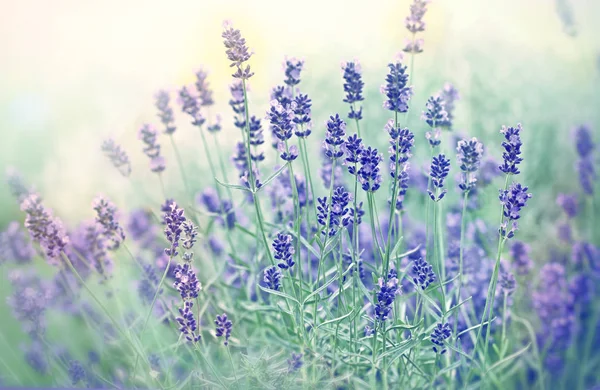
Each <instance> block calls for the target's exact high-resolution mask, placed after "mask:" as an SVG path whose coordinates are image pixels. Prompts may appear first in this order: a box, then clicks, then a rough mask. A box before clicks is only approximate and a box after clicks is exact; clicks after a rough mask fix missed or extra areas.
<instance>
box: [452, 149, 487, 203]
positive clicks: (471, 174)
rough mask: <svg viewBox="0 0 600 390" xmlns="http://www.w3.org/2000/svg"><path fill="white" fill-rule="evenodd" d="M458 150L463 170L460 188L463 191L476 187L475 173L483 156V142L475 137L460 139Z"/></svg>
mask: <svg viewBox="0 0 600 390" xmlns="http://www.w3.org/2000/svg"><path fill="white" fill-rule="evenodd" d="M456 150H457V151H458V154H457V158H458V164H459V167H460V170H461V178H460V183H459V185H458V188H460V189H461V190H463V192H466V191H470V190H472V189H473V188H475V184H476V183H477V178H476V177H475V174H476V172H477V170H478V169H479V165H480V164H481V158H482V157H483V144H482V143H481V142H479V141H477V138H475V137H473V138H471V139H470V140H469V141H467V140H461V141H459V142H458V146H457V148H456Z"/></svg>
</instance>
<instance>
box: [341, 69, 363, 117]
mask: <svg viewBox="0 0 600 390" xmlns="http://www.w3.org/2000/svg"><path fill="white" fill-rule="evenodd" d="M342 70H343V72H344V75H343V77H344V92H345V93H346V96H345V97H344V103H348V104H350V112H349V113H348V119H351V120H352V119H356V120H357V121H359V120H361V119H362V106H360V107H358V110H356V103H357V102H362V101H363V100H365V98H364V97H363V95H362V93H363V87H364V85H365V83H364V82H363V81H362V75H361V72H362V69H361V66H360V64H359V63H358V61H352V62H344V63H342Z"/></svg>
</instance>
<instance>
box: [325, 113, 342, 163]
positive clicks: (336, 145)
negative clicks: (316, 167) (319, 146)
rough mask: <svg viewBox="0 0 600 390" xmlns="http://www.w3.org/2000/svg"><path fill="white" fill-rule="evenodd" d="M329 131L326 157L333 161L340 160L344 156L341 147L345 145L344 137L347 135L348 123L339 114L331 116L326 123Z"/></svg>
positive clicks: (326, 135)
mask: <svg viewBox="0 0 600 390" xmlns="http://www.w3.org/2000/svg"><path fill="white" fill-rule="evenodd" d="M326 126H327V131H326V133H325V143H324V144H323V148H324V149H325V156H327V157H328V158H330V159H331V160H335V159H338V158H340V157H342V156H343V155H344V152H343V150H342V148H341V146H342V145H343V144H344V136H345V135H346V123H345V122H344V121H343V120H342V119H341V118H340V116H339V115H338V114H335V116H330V117H329V120H328V121H327V123H326Z"/></svg>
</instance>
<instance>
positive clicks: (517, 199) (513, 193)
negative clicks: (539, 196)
mask: <svg viewBox="0 0 600 390" xmlns="http://www.w3.org/2000/svg"><path fill="white" fill-rule="evenodd" d="M527 190H528V188H527V187H523V186H521V184H519V183H513V184H512V185H511V186H510V187H509V188H508V190H500V197H499V198H500V203H501V204H502V207H503V210H504V211H503V214H504V217H505V218H506V220H505V221H504V222H503V223H502V225H501V226H500V234H501V235H502V237H506V238H512V237H513V236H514V235H515V232H516V231H517V222H516V221H517V220H518V219H519V218H520V217H521V215H520V212H521V209H522V208H523V207H525V204H526V203H527V199H529V198H531V196H532V195H531V194H529V193H527ZM509 223H512V227H511V229H510V230H507V226H508V224H509Z"/></svg>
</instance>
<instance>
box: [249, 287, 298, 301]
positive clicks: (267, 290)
mask: <svg viewBox="0 0 600 390" xmlns="http://www.w3.org/2000/svg"><path fill="white" fill-rule="evenodd" d="M258 288H260V289H261V290H263V291H264V292H266V293H269V294H273V295H279V296H280V297H282V298H285V299H287V300H288V301H292V302H294V303H296V304H297V305H300V302H299V301H298V300H297V299H296V298H294V297H292V296H291V295H288V294H286V293H284V292H281V291H276V290H271V289H270V288H266V287H263V286H261V285H260V284H259V285H258Z"/></svg>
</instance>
